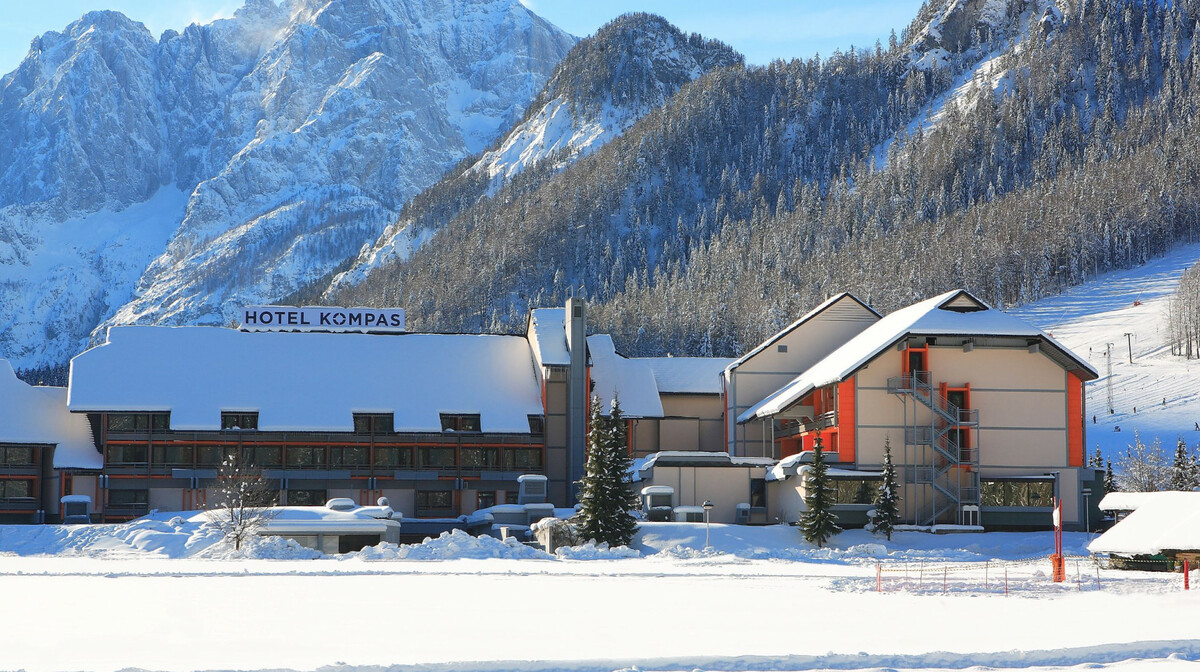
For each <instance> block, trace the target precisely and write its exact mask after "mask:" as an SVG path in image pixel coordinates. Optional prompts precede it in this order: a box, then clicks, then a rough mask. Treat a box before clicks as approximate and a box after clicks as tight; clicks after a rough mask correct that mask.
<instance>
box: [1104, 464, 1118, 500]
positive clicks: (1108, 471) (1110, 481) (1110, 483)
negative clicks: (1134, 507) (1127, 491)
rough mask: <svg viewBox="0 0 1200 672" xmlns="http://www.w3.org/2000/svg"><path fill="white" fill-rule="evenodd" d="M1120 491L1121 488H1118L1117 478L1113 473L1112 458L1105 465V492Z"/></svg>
mask: <svg viewBox="0 0 1200 672" xmlns="http://www.w3.org/2000/svg"><path fill="white" fill-rule="evenodd" d="M1118 491H1119V488H1117V479H1116V476H1115V475H1114V474H1113V466H1112V460H1109V461H1108V463H1107V465H1106V466H1105V467H1104V494H1108V493H1110V492H1118Z"/></svg>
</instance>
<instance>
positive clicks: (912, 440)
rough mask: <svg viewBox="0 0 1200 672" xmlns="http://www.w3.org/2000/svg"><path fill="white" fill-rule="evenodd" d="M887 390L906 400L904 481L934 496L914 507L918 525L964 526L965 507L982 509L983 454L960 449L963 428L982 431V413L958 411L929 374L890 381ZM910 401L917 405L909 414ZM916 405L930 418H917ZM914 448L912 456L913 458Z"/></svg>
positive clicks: (914, 374)
mask: <svg viewBox="0 0 1200 672" xmlns="http://www.w3.org/2000/svg"><path fill="white" fill-rule="evenodd" d="M888 392H889V393H891V394H895V395H899V396H900V397H901V398H902V399H904V400H905V409H904V421H905V428H904V446H905V448H904V450H905V460H904V467H905V468H904V481H905V482H906V483H913V484H918V485H927V486H929V489H930V492H931V493H932V494H931V497H930V498H929V499H928V501H921V502H919V503H917V506H916V511H917V515H916V521H915V522H917V524H919V525H933V524H935V523H939V522H947V519H948V514H952V515H953V517H952V518H949V520H953V521H954V522H955V523H960V522H962V521H961V512H962V507H963V506H966V505H976V506H978V505H979V469H978V468H977V467H978V460H979V454H978V453H979V451H978V450H975V449H972V448H969V447H966V446H961V445H959V442H958V438H957V437H958V434H959V431H960V430H968V431H969V430H971V429H974V428H978V427H979V411H978V410H976V409H967V408H959V407H958V406H956V405H955V404H954V403H952V402H951V401H950V400H949V399H947V398H946V397H944V396H942V395H941V393H940V392H938V391H937V390H935V389H934V387H933V379H932V375H931V374H930V372H929V371H913V372H911V373H907V374H904V375H902V376H896V377H894V378H889V379H888ZM908 399H912V400H913V401H914V402H916V404H914V407H913V409H912V412H911V413H910V411H909V408H908V402H907V400H908ZM918 407H924V408H926V409H928V410H929V419H928V420H927V421H926V420H924V419H918V413H917V412H916V411H917V409H918ZM910 449H911V455H912V458H915V459H911V458H910Z"/></svg>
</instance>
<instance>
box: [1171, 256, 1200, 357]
mask: <svg viewBox="0 0 1200 672" xmlns="http://www.w3.org/2000/svg"><path fill="white" fill-rule="evenodd" d="M1167 330H1168V337H1169V338H1170V341H1171V354H1173V355H1182V356H1183V357H1186V358H1187V359H1191V358H1193V357H1200V262H1197V263H1196V264H1194V265H1193V266H1192V267H1191V268H1189V269H1188V270H1186V271H1184V272H1183V275H1182V276H1180V278H1179V285H1178V287H1176V289H1175V293H1174V294H1173V295H1172V296H1171V298H1170V300H1169V301H1168V302H1167Z"/></svg>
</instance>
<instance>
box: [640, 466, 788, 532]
mask: <svg viewBox="0 0 1200 672" xmlns="http://www.w3.org/2000/svg"><path fill="white" fill-rule="evenodd" d="M766 474H767V467H766V465H747V466H737V465H722V466H655V467H654V468H653V470H652V474H651V476H650V478H648V479H646V480H643V481H641V482H639V483H637V484H636V486H637V487H638V488H642V487H645V486H648V485H666V486H669V487H671V488H673V489H674V490H675V495H674V498H673V500H672V502H671V505H672V506H700V505H702V504H703V503H704V502H705V501H706V500H707V501H711V502H712V503H713V509H712V511H711V512H710V514H709V521H710V522H713V523H734V522H737V507H738V504H746V505H749V504H750V503H751V495H752V493H751V489H752V488H753V487H754V481H760V482H762V483H763V486H762V487H763V492H764V493H765V480H764V479H765V477H766Z"/></svg>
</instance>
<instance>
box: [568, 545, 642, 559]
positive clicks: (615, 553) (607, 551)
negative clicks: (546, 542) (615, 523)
mask: <svg viewBox="0 0 1200 672" xmlns="http://www.w3.org/2000/svg"><path fill="white" fill-rule="evenodd" d="M554 555H555V556H556V557H557V558H558V559H559V560H621V559H624V558H640V557H642V554H641V552H640V551H637V550H634V549H632V548H630V547H628V546H617V547H616V548H609V547H608V544H606V543H604V542H601V543H599V544H597V543H595V542H593V541H589V542H587V543H586V544H584V545H582V546H563V547H561V548H558V549H556V550H555V551H554Z"/></svg>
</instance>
